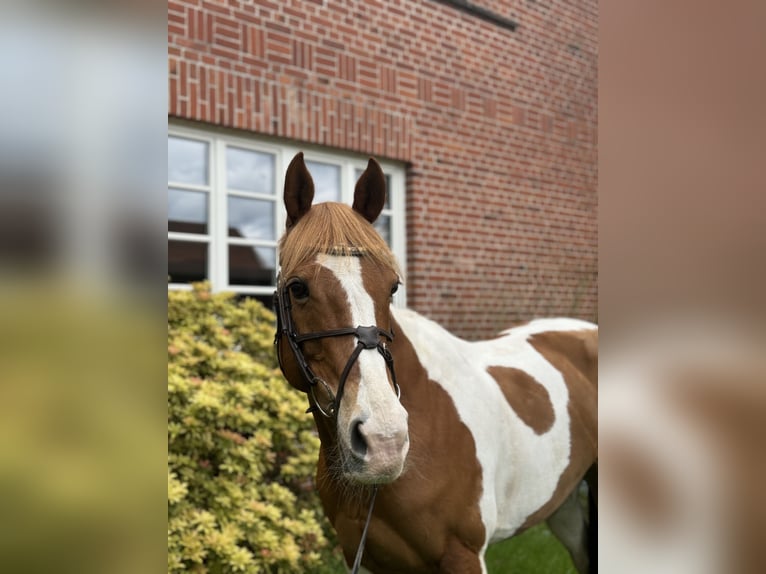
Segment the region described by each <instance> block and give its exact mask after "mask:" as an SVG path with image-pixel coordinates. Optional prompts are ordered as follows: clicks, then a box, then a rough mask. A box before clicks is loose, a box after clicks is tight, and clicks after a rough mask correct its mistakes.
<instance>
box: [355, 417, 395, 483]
mask: <svg viewBox="0 0 766 574" xmlns="http://www.w3.org/2000/svg"><path fill="white" fill-rule="evenodd" d="M350 435H351V436H350V440H349V443H348V444H349V446H350V448H349V455H350V456H349V457H348V458H349V460H347V463H348V464H347V465H346V473H347V475H348V477H349V478H351V479H352V480H355V481H357V482H362V483H365V484H385V483H388V482H392V481H394V480H396V479H397V478H399V476H400V475H401V473H402V471H403V470H404V461H405V460H406V458H407V453H408V451H409V448H410V438H409V433H408V432H407V428H406V427H404V428H403V429H401V430H394V431H392V432H391V431H389V432H386V433H384V432H376V431H375V430H373V429H372V428H370V427H369V425H365V423H364V422H363V421H361V420H355V421H354V422H353V423H352V424H351V428H350Z"/></svg>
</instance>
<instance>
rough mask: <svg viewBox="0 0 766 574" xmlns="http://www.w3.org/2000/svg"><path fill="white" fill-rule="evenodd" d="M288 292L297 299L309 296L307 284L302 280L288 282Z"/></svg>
mask: <svg viewBox="0 0 766 574" xmlns="http://www.w3.org/2000/svg"><path fill="white" fill-rule="evenodd" d="M288 288H289V289H290V294H291V295H292V296H293V297H294V298H295V299H298V300H301V299H308V296H309V286H308V285H306V284H305V283H304V282H303V281H293V282H292V283H290V285H289V287H288Z"/></svg>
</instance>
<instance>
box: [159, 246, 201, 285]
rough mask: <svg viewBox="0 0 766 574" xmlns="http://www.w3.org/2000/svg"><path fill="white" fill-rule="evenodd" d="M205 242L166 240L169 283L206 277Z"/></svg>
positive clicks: (199, 279)
mask: <svg viewBox="0 0 766 574" xmlns="http://www.w3.org/2000/svg"><path fill="white" fill-rule="evenodd" d="M207 251H208V249H207V243H196V242H192V241H172V240H171V241H168V275H169V276H170V282H171V283H191V282H192V281H202V280H204V279H207V259H208V253H207Z"/></svg>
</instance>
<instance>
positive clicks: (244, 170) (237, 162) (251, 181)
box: [226, 147, 275, 195]
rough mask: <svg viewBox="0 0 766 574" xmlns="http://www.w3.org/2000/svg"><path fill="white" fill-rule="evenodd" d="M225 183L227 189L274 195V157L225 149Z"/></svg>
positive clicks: (255, 152)
mask: <svg viewBox="0 0 766 574" xmlns="http://www.w3.org/2000/svg"><path fill="white" fill-rule="evenodd" d="M226 181H227V185H228V187H229V189H239V190H242V191H255V192H258V193H267V194H269V195H274V187H275V186H274V156H273V155H271V154H268V153H261V152H257V151H252V150H246V149H240V148H236V147H227V148H226Z"/></svg>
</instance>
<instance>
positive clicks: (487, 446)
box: [275, 153, 598, 574]
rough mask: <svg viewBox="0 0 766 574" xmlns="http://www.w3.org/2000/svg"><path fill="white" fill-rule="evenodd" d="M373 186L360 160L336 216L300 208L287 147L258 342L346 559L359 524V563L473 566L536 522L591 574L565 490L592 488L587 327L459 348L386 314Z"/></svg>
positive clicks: (541, 328) (551, 323) (372, 566)
mask: <svg viewBox="0 0 766 574" xmlns="http://www.w3.org/2000/svg"><path fill="white" fill-rule="evenodd" d="M385 194H386V189H385V178H384V175H383V172H382V171H381V168H380V166H379V165H378V164H377V162H375V160H373V159H370V161H369V163H368V166H367V168H366V170H365V171H364V173H363V174H362V175H361V177H360V178H359V180H358V182H357V183H356V188H355V191H354V201H353V206H352V207H348V206H346V205H342V204H339V203H321V204H317V205H312V200H313V196H314V184H313V181H312V179H311V175H310V174H309V172H308V170H307V169H306V166H305V164H304V161H303V154H302V153H300V154H298V155H297V156H296V157H295V158H294V159H293V160H292V162H291V163H290V166H289V167H288V169H287V173H286V176H285V189H284V202H285V207H286V209H287V225H286V232H285V235H284V236H283V237H282V239H281V241H280V247H281V249H280V266H281V273H280V278H279V280H278V287H277V292H276V293H275V301H276V304H277V307H278V309H277V311H278V321H279V326H278V331H277V335H276V338H275V343H276V344H277V351H278V355H279V360H280V365H281V367H282V370H283V372H284V374H285V377H286V378H287V380H288V381H289V382H290V384H291V385H293V386H294V387H296V388H297V389H299V390H301V391H304V392H306V393H307V394H308V396H309V402H310V405H311V406H310V410H311V411H312V412H313V414H314V418H315V422H316V426H317V430H318V433H319V437H320V439H321V448H320V453H319V461H318V470H317V487H318V490H319V496H320V498H321V501H322V505H323V507H324V510H325V513H326V514H327V516H328V517H329V519H330V522H331V523H332V525H333V527H334V528H335V530H336V531H337V535H338V540H339V541H340V544H341V546H342V548H343V552H344V555H345V557H346V561H347V562H348V563H349V564H350V563H351V562H352V559H353V557H354V554H355V552H356V550H357V548H358V547H359V546H360V541H361V540H362V532H363V530H365V529H366V527H367V526H369V535H368V536H367V541H366V546H365V547H364V553H363V561H362V567H363V568H364V569H366V570H368V571H371V572H375V573H397V574H398V573H406V572H412V573H420V572H424V573H425V572H441V573H459V574H466V573H480V572H486V571H487V570H486V566H485V563H484V552H485V550H486V549H487V546H488V545H489V544H490V543H492V542H495V541H499V540H502V539H505V538H508V537H510V536H512V535H514V534H517V533H519V532H521V531H523V530H525V529H526V528H529V527H530V526H532V525H534V524H536V523H538V522H541V521H543V520H547V521H548V524H549V526H550V528H551V530H552V531H553V533H554V534H555V535H556V536H557V537H558V538H559V539H560V540H561V541H562V543H563V544H564V546H565V547H566V548H567V549H568V550H569V552H570V554H571V556H572V558H573V562H574V564H575V566H576V568H577V569H578V571H579V572H581V573H582V572H586V571H588V568H589V567H590V568H592V569H593V571H595V565H594V563H595V554H594V553H593V552H592V550H593V548H594V544H595V537H594V536H593V534H590V535H589V529H588V528H586V521H587V518H586V516H585V512H584V510H583V509H582V508H581V504H580V501H579V496H578V491H579V488H578V487H579V484H580V482H581V481H582V479H583V478H584V477H585V475H586V473H587V474H588V477H587V478H588V479H589V486H590V493H591V495H593V494H595V484H594V483H595V476H596V473H595V472H594V471H593V470H594V469H595V462H596V450H597V435H596V408H597V356H598V355H597V342H598V331H597V327H596V326H595V325H593V324H590V323H587V322H584V321H579V320H574V319H545V320H535V321H532V322H530V323H528V324H526V325H523V326H519V327H516V328H513V329H510V330H507V331H505V332H503V333H502V334H501V335H499V336H498V337H497V338H496V339H492V340H488V341H481V342H467V341H464V340H461V339H459V338H457V337H454V336H453V335H451V334H450V333H448V332H447V331H446V330H445V329H443V328H442V327H440V326H439V325H437V324H436V323H434V322H432V321H430V320H428V319H426V318H425V317H422V316H420V315H418V314H416V313H414V312H413V311H410V310H404V309H398V308H394V307H393V306H392V304H391V302H392V295H393V293H394V292H395V291H396V289H397V287H398V285H399V284H400V281H401V279H400V277H401V275H400V272H399V269H398V267H397V264H396V261H395V259H394V256H393V254H392V253H391V251H390V249H389V248H388V246H387V245H386V244H385V242H384V241H383V240H382V239H381V237H380V236H379V235H378V234H377V232H376V231H375V230H374V228H373V226H372V222H374V221H375V219H376V218H377V217H378V215H379V213H380V211H381V209H382V208H383V205H384V202H385ZM589 469H590V472H588V471H589ZM590 479H592V481H593V484H591V483H590ZM372 492H375V493H376V497H377V498H376V500H375V506H374V507H371V506H370V497H371V496H372V495H371V493H372ZM368 512H371V514H370V518H369V524H368V522H367V516H368ZM593 522H595V520H594V521H593ZM589 550H590V551H591V554H592V562H591V563H590V565H589V560H588V554H589Z"/></svg>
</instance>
